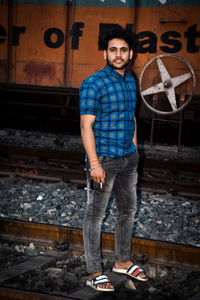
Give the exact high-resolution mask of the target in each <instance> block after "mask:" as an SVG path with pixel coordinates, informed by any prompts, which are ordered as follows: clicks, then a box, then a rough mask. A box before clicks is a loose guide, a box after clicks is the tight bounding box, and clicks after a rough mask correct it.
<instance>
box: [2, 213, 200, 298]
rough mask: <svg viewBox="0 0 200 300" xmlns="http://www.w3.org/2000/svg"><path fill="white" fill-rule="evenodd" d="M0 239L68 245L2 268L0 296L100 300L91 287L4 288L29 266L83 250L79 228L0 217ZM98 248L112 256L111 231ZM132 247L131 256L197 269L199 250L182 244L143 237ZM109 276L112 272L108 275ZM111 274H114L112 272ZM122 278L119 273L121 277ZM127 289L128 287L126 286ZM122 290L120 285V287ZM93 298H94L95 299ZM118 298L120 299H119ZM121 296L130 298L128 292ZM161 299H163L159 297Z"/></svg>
mask: <svg viewBox="0 0 200 300" xmlns="http://www.w3.org/2000/svg"><path fill="white" fill-rule="evenodd" d="M0 227H1V233H0V239H1V241H6V242H15V243H16V242H18V243H19V242H27V241H31V242H34V243H39V244H46V245H55V242H56V243H57V244H58V245H59V244H60V245H61V244H66V245H68V247H67V250H65V251H51V252H50V253H47V255H43V256H42V257H40V256H37V257H34V258H31V259H30V261H28V263H27V262H25V263H22V264H20V265H17V266H13V267H10V268H8V269H6V270H2V271H1V274H0V299H7V300H10V299H12V300H15V299H16V300H18V299H29V300H32V299H34V300H35V299H36V300H37V299H38V300H43V299H44V300H46V299H49V300H51V299H52V300H54V299H55V300H61V299H66V300H71V299H79V300H84V299H87V300H90V299H91V300H92V299H100V298H98V297H97V295H96V294H95V292H93V290H90V289H88V288H87V287H84V288H82V289H80V290H76V291H75V292H74V293H72V294H71V295H67V296H66V294H65V295H64V293H63V295H52V294H51V295H47V294H45V293H41V292H31V291H27V290H21V289H17V288H13V287H8V286H6V284H4V283H5V282H6V280H7V281H8V280H10V281H12V280H14V278H15V277H16V276H18V277H19V276H21V275H22V274H23V273H26V272H28V271H30V270H33V269H38V268H40V269H42V268H44V267H45V266H48V265H49V264H50V265H53V262H54V263H55V261H56V260H58V259H62V258H64V257H69V255H70V254H69V252H71V253H72V252H74V251H75V252H76V253H77V252H79V253H82V252H83V238H82V231H81V230H78V229H74V228H67V227H61V226H52V225H46V224H37V223H30V222H24V221H16V220H10V219H2V218H1V219H0ZM102 249H103V254H104V256H108V257H113V254H114V236H113V235H112V234H102ZM132 249H133V252H134V254H135V255H142V256H143V257H145V258H146V260H148V263H149V264H153V265H157V266H158V265H160V266H168V267H170V268H172V267H180V266H181V268H185V269H190V270H192V271H193V272H199V271H200V264H199V261H200V249H199V248H197V247H190V246H183V245H178V244H172V243H164V242H159V241H154V240H145V239H139V238H133V239H132ZM197 274H198V273H197ZM111 275H112V274H111ZM114 275H115V274H114ZM114 275H113V278H112V281H113V282H115V283H116V284H118V285H119V287H121V286H120V284H124V278H120V279H119V277H115V276H116V275H115V276H114ZM122 277H123V276H122ZM127 283H128V284H130V281H126V284H127ZM135 287H136V288H141V287H140V285H137V284H136V285H135ZM129 288H130V287H129ZM122 289H123V288H122ZM96 297H97V298H96ZM103 299H115V298H112V297H111V298H106V297H105V298H103ZM119 299H121V298H119ZM123 299H132V298H130V294H128V295H127V296H126V297H125V298H123ZM162 299H164V298H162Z"/></svg>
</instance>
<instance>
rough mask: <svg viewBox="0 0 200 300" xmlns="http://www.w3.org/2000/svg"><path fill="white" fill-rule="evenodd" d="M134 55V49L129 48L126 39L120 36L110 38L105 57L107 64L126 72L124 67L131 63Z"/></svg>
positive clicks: (116, 69)
mask: <svg viewBox="0 0 200 300" xmlns="http://www.w3.org/2000/svg"><path fill="white" fill-rule="evenodd" d="M132 56H133V51H132V50H129V46H128V44H127V43H126V41H124V40H122V39H118V38H115V39H112V40H110V41H109V42H108V49H107V50H104V58H105V59H106V61H107V64H108V65H109V66H111V67H112V68H113V69H114V70H115V71H117V72H119V73H120V74H123V73H124V69H125V67H126V66H127V65H128V64H129V61H130V59H131V58H132Z"/></svg>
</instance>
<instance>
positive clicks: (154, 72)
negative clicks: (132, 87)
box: [140, 54, 196, 115]
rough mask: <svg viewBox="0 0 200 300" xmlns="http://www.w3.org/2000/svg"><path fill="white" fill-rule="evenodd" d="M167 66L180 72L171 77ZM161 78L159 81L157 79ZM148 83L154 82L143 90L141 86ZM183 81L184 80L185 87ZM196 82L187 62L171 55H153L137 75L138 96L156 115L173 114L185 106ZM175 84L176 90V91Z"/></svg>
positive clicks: (190, 97)
mask: <svg viewBox="0 0 200 300" xmlns="http://www.w3.org/2000/svg"><path fill="white" fill-rule="evenodd" d="M170 59H172V61H170ZM164 60H166V62H164ZM177 60H178V61H177ZM155 62H156V64H155ZM156 66H157V68H156ZM167 69H168V70H170V69H172V70H176V72H179V73H180V72H181V74H180V75H176V76H170V71H168V70H167ZM173 72H174V71H173ZM183 72H184V73H183ZM160 78H161V81H160V82H158V81H159V79H160ZM144 81H145V84H143V82H144ZM149 82H152V83H154V84H153V86H151V87H148V88H146V87H145V88H144V89H143V85H145V86H146V85H148V83H149ZM155 82H156V83H155ZM184 83H186V85H185V87H184ZM195 85H196V78H195V74H194V71H193V69H192V67H191V65H190V64H189V62H188V61H186V60H185V59H183V58H182V57H180V56H177V55H172V54H165V55H159V56H156V57H154V58H153V59H151V60H150V61H149V62H148V63H147V64H146V65H145V67H144V68H143V70H142V72H141V75H140V94H141V97H142V99H143V101H144V103H145V105H146V106H147V107H148V108H149V109H150V110H151V111H153V112H155V113H157V114H165V115H166V114H174V113H177V112H178V111H180V110H182V109H183V108H184V107H186V105H187V104H188V103H189V102H190V100H191V99H192V96H193V94H194V89H195ZM177 87H178V88H179V89H178V90H177V91H176V88H177ZM188 93H189V96H188ZM180 95H184V99H183V97H182V99H181V97H180ZM186 95H187V96H188V97H187V98H185V97H186ZM158 101H159V105H158Z"/></svg>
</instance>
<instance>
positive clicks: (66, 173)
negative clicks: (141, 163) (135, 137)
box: [0, 161, 200, 200]
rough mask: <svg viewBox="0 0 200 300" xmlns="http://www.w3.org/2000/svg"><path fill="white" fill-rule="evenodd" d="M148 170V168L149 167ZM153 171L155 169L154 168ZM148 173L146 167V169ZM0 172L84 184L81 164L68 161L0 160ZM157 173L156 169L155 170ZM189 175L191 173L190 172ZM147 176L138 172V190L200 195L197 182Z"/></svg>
mask: <svg viewBox="0 0 200 300" xmlns="http://www.w3.org/2000/svg"><path fill="white" fill-rule="evenodd" d="M71 165H72V166H71ZM149 170H150V169H149ZM154 171H155V169H154ZM147 173H148V169H147ZM0 174H1V175H2V176H10V175H12V176H17V177H22V178H28V179H35V180H43V181H50V182H51V181H52V182H59V181H64V182H72V183H80V184H85V181H86V178H85V171H84V167H83V165H79V168H78V169H77V165H76V164H74V165H73V163H72V162H70V165H69V166H67V162H65V166H59V165H58V166H49V165H42V164H41V162H40V163H37V164H34V163H29V164H26V163H23V162H22V161H19V162H10V161H8V162H3V161H2V162H0ZM157 175H158V171H157ZM190 176H191V174H190ZM168 177H169V178H166V177H164V178H161V177H159V178H155V177H153V178H149V177H148V176H145V175H143V174H141V173H140V172H139V177H138V178H139V179H138V185H137V189H138V190H140V191H150V192H159V193H161V194H163V193H166V192H168V193H171V194H173V195H176V196H180V197H187V198H191V199H196V200H198V199H199V195H200V184H199V182H185V181H180V180H176V177H174V178H171V177H170V176H168Z"/></svg>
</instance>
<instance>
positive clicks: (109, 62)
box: [106, 57, 130, 70]
mask: <svg viewBox="0 0 200 300" xmlns="http://www.w3.org/2000/svg"><path fill="white" fill-rule="evenodd" d="M106 60H107V64H108V65H109V66H110V67H111V68H113V69H114V70H123V69H125V68H126V67H127V66H128V64H129V62H130V59H128V60H126V61H124V60H122V61H123V62H124V63H123V65H121V66H120V67H118V66H116V65H114V64H113V62H115V61H113V62H111V61H110V60H109V59H108V57H107V59H106Z"/></svg>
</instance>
